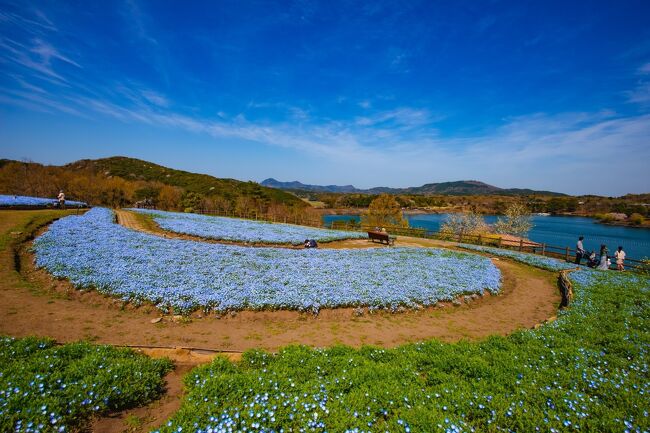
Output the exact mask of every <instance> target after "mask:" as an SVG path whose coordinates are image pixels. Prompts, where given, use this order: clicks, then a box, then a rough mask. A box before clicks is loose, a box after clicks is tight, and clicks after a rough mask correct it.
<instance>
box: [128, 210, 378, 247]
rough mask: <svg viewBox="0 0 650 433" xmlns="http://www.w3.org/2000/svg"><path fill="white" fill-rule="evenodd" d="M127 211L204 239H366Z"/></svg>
mask: <svg viewBox="0 0 650 433" xmlns="http://www.w3.org/2000/svg"><path fill="white" fill-rule="evenodd" d="M131 210H133V211H137V212H140V213H146V214H149V215H152V216H153V219H154V221H155V222H156V223H158V225H159V226H160V227H161V228H163V229H165V230H169V231H172V232H175V233H182V234H187V235H194V236H200V237H203V238H208V239H217V240H227V241H236V242H252V243H268V244H293V245H299V244H302V243H303V242H304V240H305V239H315V240H316V241H318V242H330V241H336V240H342V239H362V238H366V237H367V235H366V234H365V233H359V232H349V231H341V230H327V229H319V228H314V227H303V226H297V225H293V224H281V223H270V222H265V221H252V220H246V219H241V218H225V217H215V216H208V215H198V214H192V213H179V212H165V211H160V210H147V209H131Z"/></svg>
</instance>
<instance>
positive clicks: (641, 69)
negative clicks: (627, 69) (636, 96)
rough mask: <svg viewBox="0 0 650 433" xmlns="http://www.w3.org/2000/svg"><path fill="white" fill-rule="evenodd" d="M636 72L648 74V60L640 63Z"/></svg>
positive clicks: (649, 63)
mask: <svg viewBox="0 0 650 433" xmlns="http://www.w3.org/2000/svg"><path fill="white" fill-rule="evenodd" d="M637 72H638V73H639V74H642V75H646V74H650V62H648V63H646V64H644V65H641V66H640V67H639V69H638V70H637Z"/></svg>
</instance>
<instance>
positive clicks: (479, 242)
mask: <svg viewBox="0 0 650 433" xmlns="http://www.w3.org/2000/svg"><path fill="white" fill-rule="evenodd" d="M478 244H479V245H483V244H482V243H481V234H480V233H479V234H478Z"/></svg>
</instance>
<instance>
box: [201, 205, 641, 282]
mask: <svg viewBox="0 0 650 433" xmlns="http://www.w3.org/2000/svg"><path fill="white" fill-rule="evenodd" d="M195 212H196V213H200V214H204V215H215V216H225V217H231V218H246V219H254V220H258V221H267V222H274V223H286V224H296V225H304V226H310V227H319V228H328V229H333V230H349V231H373V230H374V229H375V228H376V227H374V226H368V225H364V224H360V223H358V222H350V221H349V220H348V221H340V220H339V221H332V222H331V223H330V224H329V225H326V224H324V223H323V221H322V218H321V217H320V216H318V218H316V217H312V216H305V215H300V214H293V215H278V214H269V213H264V212H258V211H256V210H251V211H247V212H237V211H231V210H219V209H202V210H197V211H195ZM384 228H385V229H386V231H387V232H388V233H390V234H391V235H399V236H412V237H417V238H425V239H436V240H447V241H454V242H459V243H468V244H475V245H484V246H491V247H496V248H505V249H511V250H517V251H521V252H528V253H533V254H539V255H542V256H547V257H553V258H557V259H563V260H565V261H567V262H572V261H573V260H574V259H575V255H576V250H575V249H573V248H570V247H568V246H564V247H563V246H557V245H549V244H546V243H539V242H531V241H527V240H524V239H517V240H514V239H509V238H504V237H500V236H499V235H480V234H479V235H472V234H463V233H460V234H458V235H455V234H454V235H449V234H445V233H441V232H435V231H432V230H428V229H424V228H413V227H400V226H385V227H384ZM625 268H626V269H630V270H635V271H645V272H648V271H650V264H648V262H645V261H643V260H637V259H632V258H627V257H626V258H625ZM610 269H616V263H615V261H614V260H613V257H612V265H611V267H610Z"/></svg>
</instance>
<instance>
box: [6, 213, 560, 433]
mask: <svg viewBox="0 0 650 433" xmlns="http://www.w3.org/2000/svg"><path fill="white" fill-rule="evenodd" d="M24 212H30V211H5V212H3V213H2V214H0V233H1V234H3V238H0V247H1V248H0V334H7V335H12V336H16V337H22V336H28V335H37V336H47V337H52V338H54V339H56V340H57V341H58V342H71V341H78V340H80V339H84V340H90V341H93V342H96V343H105V344H113V345H126V346H129V345H136V346H157V347H160V348H159V349H152V350H149V351H148V352H147V353H148V354H150V355H153V356H169V357H171V358H172V359H173V360H175V361H176V365H177V368H176V370H175V371H174V372H172V373H170V375H169V376H168V377H167V382H168V392H167V394H166V396H165V397H163V399H161V400H159V401H158V402H155V403H153V404H152V405H149V406H147V407H145V408H139V409H134V410H130V411H126V412H122V413H118V414H115V415H114V416H111V417H107V418H103V419H101V420H97V421H95V423H94V424H93V425H92V426H91V430H92V431H96V432H109V433H110V432H122V431H134V432H139V431H148V429H150V428H153V427H155V426H156V425H159V424H160V423H161V422H162V420H164V419H166V418H167V417H169V415H171V414H172V413H173V412H174V411H175V410H176V409H177V408H178V407H179V405H180V398H179V397H180V396H181V395H182V386H181V377H182V376H183V374H184V373H185V372H186V371H188V370H189V368H190V366H193V365H196V364H199V363H202V362H207V361H209V360H210V359H212V357H213V356H214V355H215V352H219V351H226V352H232V353H231V354H230V355H229V356H231V359H233V360H236V359H237V358H238V355H237V352H242V351H245V350H247V349H252V348H261V349H265V350H269V351H276V350H277V349H278V348H280V347H282V346H286V345H289V344H304V345H309V346H312V347H326V346H332V345H336V344H345V345H349V346H353V347H359V346H362V345H376V346H382V347H394V346H397V345H400V344H404V343H407V342H415V341H422V340H427V339H432V338H436V339H440V340H442V341H448V342H453V341H458V340H461V339H469V340H476V339H482V338H484V337H487V336H489V335H493V334H500V335H506V334H509V333H511V332H513V331H515V330H517V329H520V328H530V327H533V326H535V325H536V324H539V323H541V322H543V321H545V320H546V319H548V318H549V317H552V316H554V315H555V314H556V311H557V308H558V305H559V302H560V296H559V293H558V289H557V287H556V278H557V276H556V275H555V274H553V273H549V272H545V271H541V270H537V269H534V268H531V267H528V266H524V265H521V264H517V263H514V262H510V261H507V260H499V259H497V258H493V260H494V261H495V264H496V265H497V266H498V267H499V269H500V270H501V273H502V276H503V287H502V288H503V290H502V293H501V294H499V295H498V296H490V295H489V294H486V295H485V296H484V297H482V298H480V299H478V300H476V301H473V302H471V303H469V304H464V303H463V304H462V305H460V306H453V305H452V304H451V303H442V304H439V306H437V307H432V308H425V309H422V310H418V311H404V312H399V313H394V314H392V313H389V312H375V313H372V314H370V313H368V312H367V311H366V310H364V311H361V312H360V311H359V310H355V309H352V308H340V309H330V310H322V311H321V312H320V314H319V315H318V316H314V315H312V314H308V313H301V312H297V311H242V312H237V313H231V314H227V315H225V316H223V317H218V316H216V315H208V316H206V317H202V316H201V315H199V314H195V315H193V316H191V317H189V318H179V317H176V318H174V317H170V316H164V317H163V316H161V314H160V312H159V311H158V310H156V309H155V308H154V307H152V306H143V307H139V308H135V307H133V306H130V305H124V304H123V303H122V302H121V301H118V300H115V299H112V298H110V297H107V296H103V295H100V294H98V293H97V292H95V291H92V290H91V291H80V290H77V289H75V288H74V287H73V286H72V285H71V284H70V283H69V282H68V281H66V280H57V279H54V278H52V277H51V276H50V275H49V274H48V273H47V272H45V271H44V270H41V269H37V268H35V266H34V258H33V255H32V254H31V253H30V252H29V250H28V248H29V243H27V244H22V245H21V246H20V248H19V249H18V251H17V254H14V251H13V249H11V248H8V247H7V244H8V243H10V240H11V237H12V236H14V235H12V234H11V233H15V232H12V230H13V229H14V228H15V227H16V226H19V225H20V224H21V223H24V220H25V218H26V217H27V216H26V215H25V214H24ZM118 215H119V218H120V222H121V223H122V224H124V225H126V226H128V227H130V228H133V229H138V230H145V231H148V232H151V233H155V234H158V235H165V236H168V237H176V236H175V235H173V234H170V233H161V231H159V229H158V230H156V229H155V228H154V229H152V228H150V227H145V226H143V225H142V223H141V222H140V223H139V222H138V220H137V219H136V218H133V214H132V213H129V212H119V213H118ZM129 215H131V217H129ZM397 245H399V246H417V247H434V246H436V247H439V246H446V247H450V246H453V244H452V243H445V242H440V241H431V240H426V239H417V238H404V237H399V238H398V241H397ZM323 246H324V247H325V246H326V247H328V248H368V247H377V245H376V244H372V243H370V242H368V241H365V240H352V241H342V242H332V243H329V244H323ZM380 248H382V247H380ZM383 248H387V247H383ZM18 270H19V271H18ZM160 317H162V320H160V321H159V322H157V323H152V320H153V319H158V318H160ZM165 348H168V349H165ZM182 348H185V349H182ZM187 348H198V349H209V350H210V351H215V352H206V351H202V350H188V349H187ZM233 353H234V354H233Z"/></svg>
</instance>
